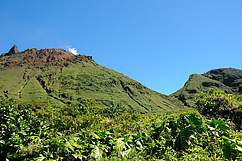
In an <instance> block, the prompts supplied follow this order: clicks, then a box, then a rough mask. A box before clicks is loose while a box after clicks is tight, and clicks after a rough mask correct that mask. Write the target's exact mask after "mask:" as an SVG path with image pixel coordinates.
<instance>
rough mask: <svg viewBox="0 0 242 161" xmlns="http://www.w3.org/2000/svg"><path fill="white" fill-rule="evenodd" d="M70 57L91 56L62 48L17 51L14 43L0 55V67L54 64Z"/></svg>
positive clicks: (86, 57)
mask: <svg viewBox="0 0 242 161" xmlns="http://www.w3.org/2000/svg"><path fill="white" fill-rule="evenodd" d="M71 59H90V60H91V59H92V57H91V56H85V55H74V54H72V53H71V52H69V51H65V50H64V49H41V50H38V49H37V48H32V49H27V50H25V51H22V52H19V51H18V49H17V46H16V45H14V46H13V47H12V48H11V49H10V51H9V52H8V53H6V54H2V55H1V56H0V68H1V67H13V66H22V65H23V64H33V65H39V64H56V63H58V62H64V61H67V60H71Z"/></svg>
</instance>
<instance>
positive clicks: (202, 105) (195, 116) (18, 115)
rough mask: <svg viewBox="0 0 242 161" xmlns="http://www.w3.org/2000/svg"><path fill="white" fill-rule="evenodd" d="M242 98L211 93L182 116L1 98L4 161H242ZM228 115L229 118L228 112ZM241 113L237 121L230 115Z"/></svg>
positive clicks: (89, 103) (0, 143)
mask: <svg viewBox="0 0 242 161" xmlns="http://www.w3.org/2000/svg"><path fill="white" fill-rule="evenodd" d="M240 98H241V96H232V95H228V94H225V93H224V92H221V91H215V90H210V91H209V92H208V93H201V94H200V95H198V96H197V99H196V106H195V108H196V109H197V110H198V111H199V112H200V113H201V114H200V113H199V112H197V111H195V110H193V111H186V112H183V113H177V114H169V115H158V114H152V113H150V114H149V113H147V114H140V113H138V112H136V111H134V110H130V109H127V108H122V107H115V106H113V107H100V106H97V105H96V103H95V101H94V100H89V101H84V102H83V103H82V105H81V106H74V105H70V106H62V107H59V106H53V105H49V104H43V103H40V102H34V103H33V102H32V103H20V102H15V101H13V100H9V99H6V98H3V97H1V98H0V121H1V133H0V155H1V156H0V157H1V158H4V157H5V158H8V159H9V160H44V161H45V160H187V161H188V160H219V159H221V160H226V159H228V160H236V159H237V160H241V159H242V135H241V133H240V131H239V130H240V126H241V125H240V124H238V118H239V117H237V116H241V114H240V111H241V99H240ZM225 111H226V112H225ZM234 112H237V114H236V115H234V116H236V117H233V115H232V114H234Z"/></svg>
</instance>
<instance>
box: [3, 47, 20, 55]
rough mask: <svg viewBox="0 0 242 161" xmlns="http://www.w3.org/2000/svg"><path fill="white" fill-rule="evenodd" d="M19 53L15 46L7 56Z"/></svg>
mask: <svg viewBox="0 0 242 161" xmlns="http://www.w3.org/2000/svg"><path fill="white" fill-rule="evenodd" d="M17 53H19V50H18V48H17V46H16V45H15V44H14V46H13V47H12V48H11V49H10V50H9V52H8V53H7V54H6V55H12V54H17Z"/></svg>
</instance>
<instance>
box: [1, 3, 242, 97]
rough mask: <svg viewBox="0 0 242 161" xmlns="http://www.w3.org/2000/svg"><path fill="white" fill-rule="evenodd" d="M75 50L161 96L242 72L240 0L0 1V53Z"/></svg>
mask: <svg viewBox="0 0 242 161" xmlns="http://www.w3.org/2000/svg"><path fill="white" fill-rule="evenodd" d="M14 44H16V45H17V46H18V49H19V50H20V51H23V50H25V49H27V48H38V49H42V48H63V49H65V50H68V47H72V48H75V49H76V50H77V52H78V53H79V54H84V55H91V56H93V59H94V60H95V61H96V62H97V63H99V64H100V65H102V66H105V67H107V68H110V69H113V70H116V71H118V72H120V73H123V74H124V75H126V76H128V77H130V78H132V79H134V80H136V81H138V82H140V83H142V84H143V85H145V86H147V87H148V88H151V89H152V90H155V91H157V92H160V93H163V94H167V95H168V94H171V93H173V92H175V91H177V90H178V89H180V88H181V87H183V85H184V83H185V82H186V81H187V80H188V77H189V75H190V74H193V73H198V74H202V73H205V72H207V71H208V70H211V69H215V68H225V67H233V68H237V69H242V67H241V65H242V63H241V60H242V59H241V58H242V56H241V54H242V1H241V0H70V1H67V0H48V1H47V0H11V1H10V0H2V1H1V2H0V53H6V52H8V51H9V49H10V48H11V47H12V46H13V45H14Z"/></svg>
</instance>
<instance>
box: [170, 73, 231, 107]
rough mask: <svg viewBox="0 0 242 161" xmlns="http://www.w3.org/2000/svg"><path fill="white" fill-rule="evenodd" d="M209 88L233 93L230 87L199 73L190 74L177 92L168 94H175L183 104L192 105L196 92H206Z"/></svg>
mask: <svg viewBox="0 0 242 161" xmlns="http://www.w3.org/2000/svg"><path fill="white" fill-rule="evenodd" d="M211 88H214V89H215V90H223V91H225V92H226V93H233V91H232V89H231V88H230V87H228V86H226V85H224V84H223V83H221V82H219V81H216V80H213V79H210V78H207V77H205V76H202V75H199V74H192V75H191V76H190V77H189V80H188V81H187V82H186V83H185V85H184V87H182V88H181V89H180V90H178V91H177V92H175V93H173V94H171V95H170V96H175V97H176V98H178V99H179V100H181V101H182V102H183V103H184V104H185V105H188V106H193V105H194V103H195V97H196V94H200V93H201V92H202V91H203V90H204V91H205V92H207V91H208V90H210V89H211Z"/></svg>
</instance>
